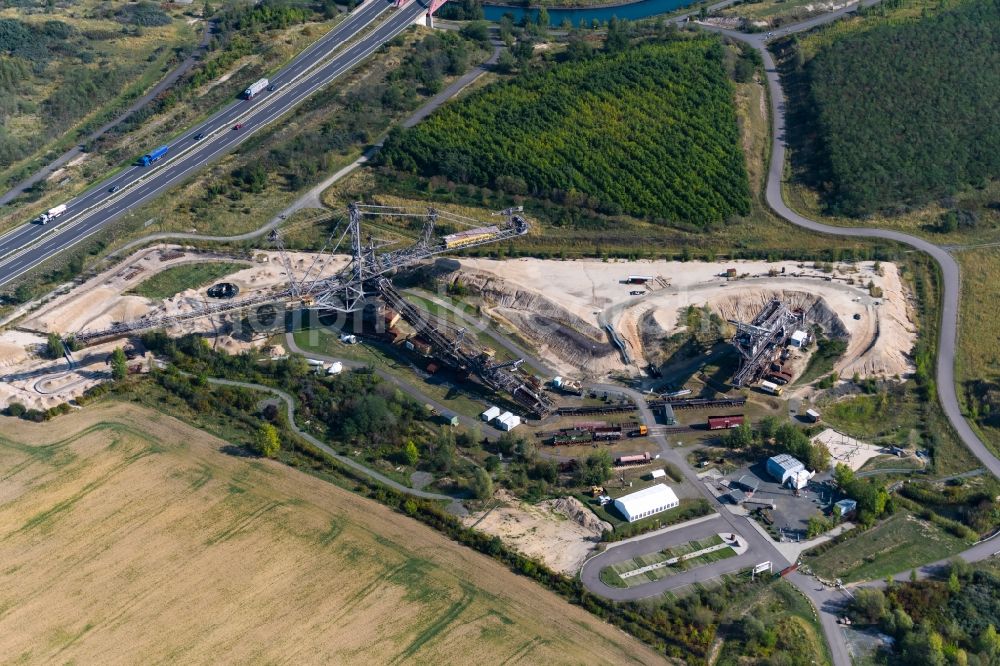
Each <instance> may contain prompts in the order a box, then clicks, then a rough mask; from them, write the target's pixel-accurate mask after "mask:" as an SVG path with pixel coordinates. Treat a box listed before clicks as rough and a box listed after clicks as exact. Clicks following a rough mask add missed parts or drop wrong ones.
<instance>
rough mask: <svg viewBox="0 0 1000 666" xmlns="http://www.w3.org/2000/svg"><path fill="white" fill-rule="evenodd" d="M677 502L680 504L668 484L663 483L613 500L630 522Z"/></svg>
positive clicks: (674, 505)
mask: <svg viewBox="0 0 1000 666" xmlns="http://www.w3.org/2000/svg"><path fill="white" fill-rule="evenodd" d="M678 504H680V500H678V499H677V494H676V493H675V492H674V491H673V489H671V488H670V486H668V485H666V484H663V483H658V484H656V485H655V486H650V487H649V488H643V489H642V490H639V491H637V492H634V493H629V494H628V495H623V496H622V497H619V498H618V499H616V500H615V508H616V509H618V511H620V512H621V514H622V516H624V517H625V520H627V521H628V522H630V523H631V522H635V521H636V520H639V519H640V518H646V517H648V516H652V515H653V514H657V513H660V512H661V511H666V510H667V509H673V508H674V507H676V506H677V505H678Z"/></svg>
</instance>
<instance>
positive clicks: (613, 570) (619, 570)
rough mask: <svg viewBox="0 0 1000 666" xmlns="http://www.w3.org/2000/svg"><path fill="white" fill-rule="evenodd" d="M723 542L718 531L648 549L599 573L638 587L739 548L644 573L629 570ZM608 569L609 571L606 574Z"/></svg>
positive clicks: (731, 555)
mask: <svg viewBox="0 0 1000 666" xmlns="http://www.w3.org/2000/svg"><path fill="white" fill-rule="evenodd" d="M721 543H722V538H721V537H720V536H719V535H717V534H716V535H714V536H711V537H708V538H705V539H701V540H698V541H689V542H687V543H683V544H680V545H677V546H673V547H671V548H667V549H666V550H662V551H658V552H655V553H647V554H645V555H640V556H638V557H635V558H632V559H630V560H626V561H624V562H618V563H617V564H613V565H611V566H610V567H605V569H604V570H602V571H601V572H600V574H599V575H600V578H601V580H605V578H607V579H608V580H610V581H612V582H615V580H616V579H617V580H618V581H621V585H616V587H636V586H639V585H643V584H645V583H649V582H652V581H656V580H661V579H663V578H667V577H669V576H673V575H675V574H678V573H680V572H682V571H687V570H689V569H694V568H696V567H699V566H702V565H705V564H709V563H711V562H717V561H719V560H724V559H726V558H728V557H733V556H734V555H736V551H735V550H733V549H732V548H731V547H726V548H722V549H719V550H717V551H713V552H711V553H705V554H703V555H699V556H697V557H691V558H687V559H684V560H681V561H679V562H676V563H674V564H671V565H667V566H661V567H659V568H657V569H653V570H651V571H647V572H645V573H642V574H636V575H634V576H628V577H623V575H624V574H628V573H629V572H632V571H635V570H636V569H641V568H643V567H647V566H650V565H654V564H660V563H661V562H666V561H667V560H670V559H672V558H675V557H683V556H685V555H688V554H689V553H694V552H697V551H699V550H704V549H705V548H711V547H712V546H717V545H719V544H721ZM605 572H608V573H607V574H605ZM609 584H610V583H609Z"/></svg>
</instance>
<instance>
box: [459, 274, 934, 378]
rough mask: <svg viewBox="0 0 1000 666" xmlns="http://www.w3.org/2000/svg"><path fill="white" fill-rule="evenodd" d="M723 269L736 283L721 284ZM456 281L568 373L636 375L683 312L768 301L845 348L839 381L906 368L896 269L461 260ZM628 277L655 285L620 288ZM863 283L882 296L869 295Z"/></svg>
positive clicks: (726, 313)
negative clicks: (614, 340)
mask: <svg viewBox="0 0 1000 666" xmlns="http://www.w3.org/2000/svg"><path fill="white" fill-rule="evenodd" d="M727 269H735V273H736V277H735V278H731V277H727V276H726V272H727ZM461 272H462V279H463V281H464V282H465V283H466V284H468V285H469V286H471V287H472V288H474V289H476V290H478V291H479V292H480V293H481V294H482V296H483V300H484V302H485V305H486V309H487V310H488V311H489V313H490V314H491V315H492V316H494V317H496V318H498V319H501V320H503V321H505V322H507V323H508V324H510V325H513V326H515V327H517V328H518V329H519V330H520V331H521V332H522V334H524V335H525V336H526V337H528V338H530V339H531V340H532V342H534V343H535V344H536V346H537V347H538V348H539V350H540V353H542V354H545V355H546V356H547V357H548V359H549V360H550V361H551V362H552V364H553V365H554V366H555V367H556V368H557V369H559V370H560V371H561V372H564V373H566V374H573V373H578V374H579V373H582V374H583V375H584V376H588V377H601V376H607V375H608V374H610V373H621V372H630V373H632V374H638V372H639V368H640V367H641V366H642V365H644V364H645V362H646V361H647V360H648V359H647V357H648V356H649V357H651V356H653V355H654V352H655V350H653V349H647V347H648V346H649V345H650V343H651V342H653V341H657V342H658V341H661V340H662V339H663V338H664V337H665V336H668V335H671V334H673V333H676V332H679V331H681V330H683V322H682V320H681V321H679V317H680V315H681V314H682V313H683V312H684V311H685V310H686V309H687V308H688V307H689V306H698V307H701V306H704V305H708V306H709V307H710V308H711V309H712V310H714V311H715V312H716V313H718V314H719V315H720V316H722V317H723V318H724V319H730V318H732V319H739V320H749V319H751V318H752V317H753V316H754V315H755V314H756V312H757V311H758V310H759V308H760V306H762V305H763V303H765V302H766V301H767V300H768V299H770V298H771V297H774V296H778V297H780V298H782V299H783V300H786V301H788V302H789V303H790V304H791V305H793V307H798V308H802V309H803V311H805V312H806V313H807V319H809V320H810V322H811V323H813V324H818V325H820V326H821V328H823V329H824V331H825V332H826V333H827V334H828V335H835V336H843V337H846V338H847V339H848V350H847V353H846V354H845V355H844V356H843V358H842V359H841V360H840V361H839V362H838V364H837V366H836V368H835V369H836V370H837V371H838V372H840V374H841V375H844V376H851V375H853V374H854V373H855V372H856V373H858V375H860V376H862V377H869V376H881V377H893V376H895V375H903V374H906V373H908V372H911V371H912V369H913V366H912V361H911V359H910V358H909V356H908V354H909V351H910V350H911V349H912V347H913V345H914V343H915V341H916V329H915V327H914V326H913V324H912V322H911V320H910V317H909V312H910V309H911V304H910V298H909V295H908V294H907V293H906V292H905V290H904V287H903V285H902V282H901V280H900V278H899V273H898V270H897V268H896V266H895V265H894V264H888V263H883V264H881V265H880V266H879V267H878V268H877V270H876V266H875V265H874V264H873V263H871V262H862V263H858V264H851V265H847V264H844V265H838V266H836V267H835V268H834V270H833V271H832V272H830V273H826V272H823V271H822V270H820V269H818V268H814V267H812V265H811V264H805V265H804V264H801V263H798V262H763V261H738V262H727V263H707V262H684V263H682V262H665V261H640V262H624V261H621V262H603V261H598V260H579V261H555V260H539V259H518V260H512V261H495V260H489V259H462V260H461ZM630 275H641V276H647V277H651V278H653V280H651V281H649V282H647V283H646V284H642V285H639V284H628V283H626V278H628V276H630ZM869 282H871V283H872V284H873V285H874V287H876V288H877V289H880V290H881V292H882V296H881V297H879V298H874V297H872V296H871V295H870V292H869V289H868V284H869ZM632 292H642V293H637V294H633V293H632ZM855 316H857V318H855ZM606 323H610V324H611V325H613V326H614V327H615V329H616V330H617V331H618V333H619V335H621V336H622V337H623V338H624V339H625V340H626V343H627V344H628V346H629V348H630V351H631V353H632V356H633V357H634V358H635V359H636V361H635V363H633V365H632V367H627V366H625V365H624V363H623V362H622V360H621V358H620V356H619V354H618V353H617V351H616V350H615V348H614V347H613V346H611V345H610V344H609V341H608V337H607V334H606V333H605V332H604V330H603V328H604V325H605V324H606Z"/></svg>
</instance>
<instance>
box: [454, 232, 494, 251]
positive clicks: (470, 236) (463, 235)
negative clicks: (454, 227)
mask: <svg viewBox="0 0 1000 666" xmlns="http://www.w3.org/2000/svg"><path fill="white" fill-rule="evenodd" d="M499 233H500V227H497V226H489V227H477V228H476V229H467V230H465V231H459V232H457V233H454V234H448V235H447V236H445V237H444V246H445V247H446V248H447V249H449V250H454V249H457V248H460V247H465V246H466V245H475V244H476V243H481V242H484V241H487V240H489V239H490V238H492V237H494V236H496V235H497V234H499Z"/></svg>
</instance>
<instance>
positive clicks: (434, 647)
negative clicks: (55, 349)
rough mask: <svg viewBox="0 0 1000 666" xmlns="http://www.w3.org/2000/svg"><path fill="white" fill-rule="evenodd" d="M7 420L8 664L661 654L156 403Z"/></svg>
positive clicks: (1, 535)
mask: <svg viewBox="0 0 1000 666" xmlns="http://www.w3.org/2000/svg"><path fill="white" fill-rule="evenodd" d="M0 428H2V432H3V436H2V437H0V466H2V468H3V469H4V483H3V484H0V539H3V541H4V548H3V549H0V608H3V613H2V614H0V653H2V654H4V655H7V656H8V660H10V661H18V662H19V663H25V664H41V663H52V662H54V661H58V662H75V663H102V664H124V663H165V662H171V663H218V662H220V661H222V662H226V663H279V662H288V663H349V662H350V663H386V664H387V663H404V662H408V663H442V664H447V663H455V664H458V663H462V664H468V663H546V664H548V663H552V664H579V663H583V662H593V661H597V662H601V663H662V659H660V658H659V657H658V656H657V655H656V654H655V653H653V652H652V651H651V650H649V649H648V648H646V647H645V646H643V645H642V644H640V643H639V642H638V641H635V640H633V639H632V638H630V637H629V636H627V635H625V634H624V633H622V632H621V631H619V630H617V629H614V628H613V627H611V626H610V625H607V624H605V623H604V622H602V621H600V620H598V619H597V618H595V617H593V616H592V615H589V614H588V613H586V612H585V611H583V610H582V609H579V608H577V607H574V606H571V605H569V604H567V603H566V602H565V601H563V600H562V599H560V598H559V597H557V596H555V595H554V594H552V593H549V592H548V591H546V590H544V589H543V588H541V587H539V586H538V585H536V584H535V583H533V582H531V581H529V580H528V579H526V578H524V577H521V576H517V575H514V574H513V573H511V572H510V571H509V570H507V569H505V568H503V567H502V566H500V565H499V564H498V563H496V562H495V561H493V560H491V559H489V558H487V557H485V556H483V555H480V554H478V553H475V552H473V551H471V550H469V549H467V548H464V547H462V546H459V545H457V544H455V543H453V542H451V541H449V540H447V539H445V538H444V537H442V536H441V535H440V534H438V533H437V532H434V531H432V530H431V529H429V528H427V527H425V526H423V525H421V524H419V523H417V522H416V521H413V520H411V519H408V518H406V517H405V516H403V515H401V514H399V513H396V512H394V511H391V510H389V509H387V508H386V507H384V506H382V505H379V504H376V503H375V502H372V501H370V500H365V499H362V498H360V497H358V496H355V495H353V494H351V493H349V492H347V491H345V490H342V489H340V488H338V487H336V486H334V485H331V484H329V483H326V482H324V481H321V480H319V479H317V478H314V477H312V476H309V475H306V474H303V473H300V472H297V471H295V470H293V469H291V468H289V467H286V466H284V465H282V464H280V463H277V462H273V461H263V460H252V459H249V460H248V459H246V458H240V457H234V456H230V455H226V454H224V453H221V452H220V449H221V448H222V447H225V446H226V442H224V441H222V440H219V439H216V438H214V437H212V436H210V435H207V434H206V433H204V432H201V431H198V430H195V429H193V428H191V427H189V426H187V425H186V424H184V423H182V422H180V421H177V420H176V419H173V418H170V417H167V416H165V415H162V414H160V413H156V412H151V411H148V410H144V409H140V408H136V407H134V406H131V405H124V404H120V403H101V404H99V405H95V406H92V407H88V408H87V409H86V410H84V411H82V412H78V413H75V414H72V415H68V416H65V417H61V418H59V419H56V420H54V421H51V422H49V423H46V424H44V425H39V424H31V423H26V422H23V421H16V420H13V419H3V422H2V426H0Z"/></svg>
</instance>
